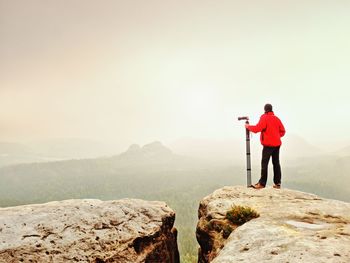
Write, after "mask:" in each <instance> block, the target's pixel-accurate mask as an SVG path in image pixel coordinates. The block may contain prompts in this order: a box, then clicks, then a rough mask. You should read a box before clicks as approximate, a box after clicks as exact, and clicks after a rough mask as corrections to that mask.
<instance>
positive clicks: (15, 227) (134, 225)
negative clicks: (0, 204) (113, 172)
mask: <svg viewBox="0 0 350 263" xmlns="http://www.w3.org/2000/svg"><path fill="white" fill-rule="evenodd" d="M174 220H175V213H174V212H173V211H172V210H171V209H170V208H169V207H168V206H167V205H166V204H165V203H163V202H149V201H143V200H135V199H123V200H118V201H105V202H103V201H100V200H66V201H60V202H50V203H47V204H40V205H26V206H18V207H10V208H0V262H7V263H10V262H55V263H56V262H58V263H59V262H95V263H101V262H118V263H123V262H133V263H135V262H169V263H172V262H179V254H178V250H177V243H176V229H174V228H173V224H174Z"/></svg>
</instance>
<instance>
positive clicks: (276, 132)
mask: <svg viewBox="0 0 350 263" xmlns="http://www.w3.org/2000/svg"><path fill="white" fill-rule="evenodd" d="M248 130H250V131H251V132H254V133H257V132H261V135H260V141H261V144H262V145H264V146H272V147H276V146H280V145H281V144H282V142H281V137H283V136H284V134H285V133H286V130H285V129H284V126H283V124H282V122H281V120H280V119H279V118H278V117H277V116H275V115H274V113H273V112H268V113H265V114H263V115H261V117H260V120H259V123H258V124H257V125H255V126H254V125H249V126H248Z"/></svg>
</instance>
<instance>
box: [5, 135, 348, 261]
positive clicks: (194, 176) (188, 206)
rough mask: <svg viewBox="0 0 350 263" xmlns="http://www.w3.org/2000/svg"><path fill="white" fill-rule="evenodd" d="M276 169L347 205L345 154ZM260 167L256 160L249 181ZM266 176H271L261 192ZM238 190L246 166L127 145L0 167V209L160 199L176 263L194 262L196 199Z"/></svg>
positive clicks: (293, 184) (295, 185) (288, 183)
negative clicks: (173, 232) (112, 151)
mask: <svg viewBox="0 0 350 263" xmlns="http://www.w3.org/2000/svg"><path fill="white" fill-rule="evenodd" d="M6 157H8V156H6ZM19 161H20V160H19ZM282 164H283V178H282V180H283V187H286V188H291V189H295V190H300V191H305V192H311V193H315V194H318V195H320V196H323V197H326V198H332V199H339V200H344V201H347V202H349V201H350V191H349V188H348V187H347V185H348V183H349V179H348V171H349V170H350V154H348V153H343V154H342V155H341V156H340V155H335V154H334V155H330V154H329V155H317V156H316V155H315V156H309V157H303V158H299V159H298V158H295V159H294V160H293V161H288V162H283V163H282ZM270 166H271V165H270ZM259 169H260V166H259V163H258V162H255V163H254V166H253V171H254V172H253V178H254V179H253V180H256V179H257V178H258V174H259ZM271 177H272V171H271V170H270V172H269V186H268V187H271ZM245 184H246V177H245V163H239V162H234V161H232V163H229V162H227V163H219V162H211V161H210V160H207V159H201V158H196V157H190V156H186V155H182V154H176V152H173V151H172V150H170V149H169V148H167V147H165V146H164V145H162V144H161V143H160V142H153V143H150V144H147V145H144V146H143V147H140V146H138V145H131V146H130V147H129V149H128V150H127V151H125V152H123V153H121V154H118V155H114V156H112V155H111V156H110V157H100V158H90V159H71V160H61V161H50V162H33V163H24V164H16V165H5V166H3V167H1V168H0V206H1V207H7V206H16V205H22V204H31V203H44V202H48V201H56V200H65V199H83V198H94V199H101V200H113V199H122V198H139V199H146V200H160V201H165V202H166V203H167V204H168V205H169V206H170V207H171V208H173V209H174V210H175V211H176V221H175V225H176V228H177V229H178V233H179V236H178V244H179V249H180V255H181V262H185V263H188V262H196V260H197V253H198V244H197V242H196V237H195V229H196V222H197V209H198V203H199V201H200V200H201V199H202V198H203V197H204V196H206V195H208V194H209V193H211V192H213V191H214V190H215V189H218V188H220V187H222V186H225V185H245Z"/></svg>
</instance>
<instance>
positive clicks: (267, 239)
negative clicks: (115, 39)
mask: <svg viewBox="0 0 350 263" xmlns="http://www.w3.org/2000/svg"><path fill="white" fill-rule="evenodd" d="M238 205H240V206H246V207H250V208H252V209H254V210H255V211H256V212H258V213H259V215H260V216H259V217H258V218H255V219H252V220H251V221H248V222H246V223H245V224H243V225H241V226H237V225H234V224H232V222H229V220H228V219H227V218H226V212H227V211H228V210H229V209H231V208H232V207H234V206H238ZM198 217H199V222H198V226H197V240H198V242H199V244H200V249H199V259H198V262H201V263H204V262H213V263H229V262H249V263H254V262H276V263H277V262H278V263H280V262H283V263H296V262H298V263H299V262H309V263H310V262H317V263H320V262H344V263H346V262H350V249H349V248H350V203H345V202H341V201H336V200H329V199H323V198H320V197H318V196H316V195H313V194H308V193H303V192H299V191H293V190H288V189H281V190H277V189H273V188H265V189H262V190H255V189H252V188H246V187H240V186H235V187H224V188H222V189H219V190H217V191H215V192H214V193H212V194H211V195H209V196H207V197H205V198H204V199H203V200H202V201H201V203H200V206H199V211H198Z"/></svg>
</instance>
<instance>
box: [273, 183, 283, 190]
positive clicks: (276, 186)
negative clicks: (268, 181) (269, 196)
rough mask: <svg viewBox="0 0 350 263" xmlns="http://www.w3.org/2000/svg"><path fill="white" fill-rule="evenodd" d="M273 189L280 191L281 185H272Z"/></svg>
mask: <svg viewBox="0 0 350 263" xmlns="http://www.w3.org/2000/svg"><path fill="white" fill-rule="evenodd" d="M273 188H276V189H281V185H280V184H275V185H273Z"/></svg>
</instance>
